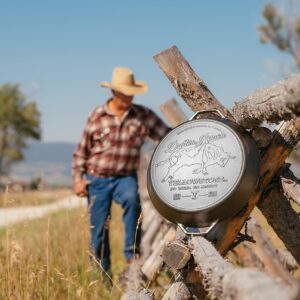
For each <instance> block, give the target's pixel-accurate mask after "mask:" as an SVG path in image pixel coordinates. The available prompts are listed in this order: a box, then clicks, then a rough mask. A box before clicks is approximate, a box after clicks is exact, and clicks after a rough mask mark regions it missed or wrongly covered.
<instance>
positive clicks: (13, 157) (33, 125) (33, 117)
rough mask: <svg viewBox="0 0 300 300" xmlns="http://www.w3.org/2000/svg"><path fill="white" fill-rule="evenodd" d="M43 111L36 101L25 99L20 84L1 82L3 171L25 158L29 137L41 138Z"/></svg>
mask: <svg viewBox="0 0 300 300" xmlns="http://www.w3.org/2000/svg"><path fill="white" fill-rule="evenodd" d="M40 137H41V130H40V113H39V111H38V109H37V106H36V103H34V102H28V103H26V99H25V96H24V95H23V94H22V92H21V91H20V88H19V86H18V85H17V84H14V85H13V84H4V85H2V86H0V175H1V174H7V173H8V172H9V170H10V166H11V164H13V163H14V162H16V161H19V160H22V159H23V151H24V149H25V148H26V146H27V144H26V140H27V139H29V138H32V139H37V140H39V139H40Z"/></svg>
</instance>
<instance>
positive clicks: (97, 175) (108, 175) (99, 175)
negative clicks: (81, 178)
mask: <svg viewBox="0 0 300 300" xmlns="http://www.w3.org/2000/svg"><path fill="white" fill-rule="evenodd" d="M86 173H87V174H90V175H92V176H95V177H99V178H107V177H112V176H133V175H136V172H132V173H131V174H99V173H97V172H96V171H95V170H93V169H87V170H86Z"/></svg>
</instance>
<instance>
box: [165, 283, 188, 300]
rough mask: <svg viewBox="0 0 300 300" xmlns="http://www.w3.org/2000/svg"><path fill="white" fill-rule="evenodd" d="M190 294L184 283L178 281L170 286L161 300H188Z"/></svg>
mask: <svg viewBox="0 0 300 300" xmlns="http://www.w3.org/2000/svg"><path fill="white" fill-rule="evenodd" d="M190 296H191V293H190V292H189V289H188V288H187V286H186V285H185V283H184V282H182V281H179V282H175V283H173V284H172V285H171V286H170V288H169V289H168V290H167V292H166V293H165V295H164V296H163V298H162V300H188V299H189V298H190Z"/></svg>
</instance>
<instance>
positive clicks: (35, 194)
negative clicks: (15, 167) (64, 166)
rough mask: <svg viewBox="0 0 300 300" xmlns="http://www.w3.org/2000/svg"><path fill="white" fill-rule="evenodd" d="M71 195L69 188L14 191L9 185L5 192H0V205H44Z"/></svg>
mask: <svg viewBox="0 0 300 300" xmlns="http://www.w3.org/2000/svg"><path fill="white" fill-rule="evenodd" d="M71 195H72V192H71V190H69V189H60V190H49V191H47V190H45V191H26V192H12V191H11V190H10V188H9V186H8V187H7V188H6V190H5V192H3V193H0V207H16V206H27V205H42V204H47V203H52V202H55V201H56V200H58V199H61V198H63V197H67V196H71Z"/></svg>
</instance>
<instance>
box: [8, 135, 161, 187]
mask: <svg viewBox="0 0 300 300" xmlns="http://www.w3.org/2000/svg"><path fill="white" fill-rule="evenodd" d="M75 147H76V144H75V143H63V142H62V143H58V142H32V143H30V144H28V148H27V149H26V150H25V152H24V156H25V159H24V160H23V161H21V162H19V163H16V164H14V165H13V167H12V172H11V175H12V177H13V178H16V179H19V180H21V181H25V182H30V181H31V180H33V179H36V178H37V177H42V178H43V179H44V180H45V182H46V183H47V184H49V185H63V186H70V185H71V162H72V154H73V152H74V150H75ZM154 147H155V144H154V143H153V142H151V140H149V139H146V142H145V143H144V146H143V148H142V152H148V151H151V150H153V148H154Z"/></svg>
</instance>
